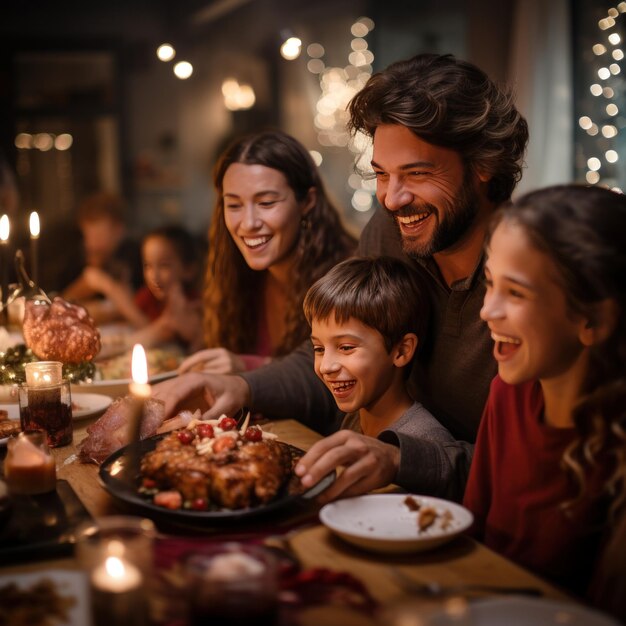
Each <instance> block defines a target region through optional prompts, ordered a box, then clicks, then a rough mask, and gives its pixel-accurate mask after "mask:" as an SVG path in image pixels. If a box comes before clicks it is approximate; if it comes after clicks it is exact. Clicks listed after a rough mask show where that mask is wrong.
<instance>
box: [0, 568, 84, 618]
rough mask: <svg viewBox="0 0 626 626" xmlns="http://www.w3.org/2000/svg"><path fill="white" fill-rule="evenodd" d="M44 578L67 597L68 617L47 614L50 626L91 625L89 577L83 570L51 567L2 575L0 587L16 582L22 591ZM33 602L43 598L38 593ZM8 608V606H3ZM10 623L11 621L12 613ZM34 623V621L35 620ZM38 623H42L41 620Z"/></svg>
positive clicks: (62, 596) (35, 602)
mask: <svg viewBox="0 0 626 626" xmlns="http://www.w3.org/2000/svg"><path fill="white" fill-rule="evenodd" d="M42 580H49V581H51V582H52V583H53V585H54V590H55V592H56V593H57V594H58V595H59V596H60V597H61V598H64V599H65V598H66V599H67V603H68V607H67V619H66V620H63V619H59V618H56V617H53V616H52V615H47V616H46V624H47V625H48V626H91V624H92V621H91V611H90V607H89V589H88V586H87V578H86V576H85V574H84V573H83V572H73V571H70V570H60V569H50V570H44V571H41V572H31V573H28V574H9V575H7V576H0V589H2V588H3V587H5V586H7V585H9V584H11V583H15V584H16V585H17V586H18V587H19V588H20V589H21V590H22V591H26V590H28V589H32V588H33V586H34V585H35V584H37V583H38V582H40V581H42ZM32 602H33V604H35V605H36V604H37V603H41V598H39V597H37V596H36V595H35V596H34V597H33V599H32ZM3 608H4V609H7V608H8V607H3ZM7 623H8V624H11V623H13V622H12V621H11V617H10V613H9V617H8V622H7ZM33 623H34V622H33ZM37 623H40V622H39V621H38V622H37Z"/></svg>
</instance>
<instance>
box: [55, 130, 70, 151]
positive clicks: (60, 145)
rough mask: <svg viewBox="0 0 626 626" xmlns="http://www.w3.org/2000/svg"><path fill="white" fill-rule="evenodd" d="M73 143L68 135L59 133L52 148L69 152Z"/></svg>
mask: <svg viewBox="0 0 626 626" xmlns="http://www.w3.org/2000/svg"><path fill="white" fill-rule="evenodd" d="M73 143H74V138H73V137H72V135H70V134H69V133H61V134H60V135H57V136H56V137H55V139H54V147H55V148H56V149H57V150H61V151H63V150H69V149H70V148H71V147H72V144H73Z"/></svg>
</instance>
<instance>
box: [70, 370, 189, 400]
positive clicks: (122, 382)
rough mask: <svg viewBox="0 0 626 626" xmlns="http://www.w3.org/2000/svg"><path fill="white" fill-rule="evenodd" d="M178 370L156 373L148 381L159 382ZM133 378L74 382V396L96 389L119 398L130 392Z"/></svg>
mask: <svg viewBox="0 0 626 626" xmlns="http://www.w3.org/2000/svg"><path fill="white" fill-rule="evenodd" d="M177 374H178V372H176V371H175V370H174V371H172V372H162V373H161V374H155V375H154V376H150V378H149V379H148V382H149V383H150V384H153V383H158V382H160V381H162V380H167V379H168V378H173V377H174V376H176V375H177ZM132 382H133V380H132V378H118V379H115V380H94V381H93V382H91V383H82V382H81V383H76V384H72V398H73V397H74V395H75V394H80V393H83V392H85V391H92V390H93V391H94V393H99V394H104V395H107V396H109V397H110V398H118V397H120V396H125V395H127V394H128V385H129V384H130V383H132Z"/></svg>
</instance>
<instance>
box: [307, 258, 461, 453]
mask: <svg viewBox="0 0 626 626" xmlns="http://www.w3.org/2000/svg"><path fill="white" fill-rule="evenodd" d="M419 278H420V277H419V276H418V275H417V274H416V273H415V272H414V271H413V270H412V269H410V268H409V267H408V266H407V265H406V264H404V263H403V262H402V261H399V260H397V259H393V258H391V257H379V258H353V259H348V260H347V261H343V262H342V263H339V264H338V265H336V266H335V267H334V268H333V269H332V270H330V272H328V273H327V274H326V275H325V276H323V277H322V278H320V279H319V280H318V281H317V282H316V283H315V284H314V285H313V286H312V287H311V288H310V289H309V291H308V293H307V295H306V297H305V299H304V314H305V316H306V318H307V321H308V322H309V324H310V325H311V341H312V343H313V350H314V352H315V373H316V374H317V375H318V376H319V377H320V378H321V380H322V381H323V382H324V383H325V385H326V386H327V387H328V389H329V390H330V391H331V393H332V394H333V396H334V398H335V401H336V402H337V406H338V407H339V409H340V410H341V411H343V412H344V413H346V416H345V418H344V420H343V423H342V424H341V428H342V429H350V430H354V431H357V432H360V433H363V434H364V435H368V436H371V437H378V436H379V435H380V434H381V433H382V432H383V431H384V430H385V429H388V428H389V427H390V426H392V425H393V430H394V431H400V432H404V433H407V434H409V433H410V434H411V435H414V436H419V437H422V438H424V439H431V438H434V439H437V440H438V441H447V440H449V441H451V442H452V441H454V438H453V437H452V435H450V433H449V432H448V431H447V430H446V429H445V428H444V427H443V426H442V425H441V424H440V423H439V422H438V421H437V420H436V419H435V418H434V417H433V416H432V415H431V414H430V413H429V412H428V411H427V410H426V409H425V408H424V407H423V406H422V405H421V404H419V403H418V402H414V401H413V399H412V398H411V396H410V395H409V392H408V390H407V387H406V381H407V378H408V374H409V371H410V366H411V364H412V362H413V359H414V356H415V354H416V351H417V348H418V343H419V341H421V340H422V338H423V337H424V336H425V331H426V326H427V322H428V315H429V306H428V299H427V295H426V294H425V293H424V290H423V288H422V287H421V281H420V279H419ZM416 312H419V314H416Z"/></svg>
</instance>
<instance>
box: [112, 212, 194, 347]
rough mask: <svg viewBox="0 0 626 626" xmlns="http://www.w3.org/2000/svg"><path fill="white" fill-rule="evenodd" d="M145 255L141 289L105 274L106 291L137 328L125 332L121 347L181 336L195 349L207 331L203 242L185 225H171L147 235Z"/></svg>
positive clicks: (180, 340)
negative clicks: (200, 282)
mask: <svg viewBox="0 0 626 626" xmlns="http://www.w3.org/2000/svg"><path fill="white" fill-rule="evenodd" d="M141 256H142V261H143V275H144V281H145V284H144V285H142V287H140V289H139V291H137V293H136V294H133V293H131V292H130V291H129V290H128V289H127V288H126V287H125V286H124V285H122V284H120V283H118V282H117V281H115V280H113V279H111V278H110V277H109V276H108V275H106V274H104V273H103V275H102V276H101V277H100V287H101V289H102V293H103V294H104V295H105V296H106V297H107V299H108V300H109V301H111V302H112V303H113V304H114V306H115V308H116V309H117V310H118V311H119V312H120V314H121V315H122V316H123V317H124V319H126V321H128V322H129V323H131V324H132V325H133V326H134V327H135V328H136V329H137V330H136V332H134V333H130V334H129V335H122V336H121V339H122V340H123V344H122V345H121V346H118V347H120V348H123V349H127V348H130V347H131V346H132V345H133V344H135V343H141V344H143V346H144V347H146V348H150V347H154V346H158V345H162V344H167V343H174V342H177V343H180V344H182V346H183V347H184V348H185V349H186V350H189V349H194V348H195V347H197V346H198V342H199V340H201V336H202V303H201V300H200V297H199V291H198V275H199V269H200V267H201V266H202V259H201V252H200V247H199V244H198V242H197V241H196V239H195V238H194V236H193V235H192V234H191V233H189V232H188V231H187V230H186V229H184V228H183V227H181V226H178V225H175V224H170V225H165V226H161V227H160V228H156V229H154V230H152V231H151V232H149V233H148V234H147V235H146V236H145V237H144V238H143V241H142V244H141ZM118 339H119V338H118ZM105 340H106V338H105Z"/></svg>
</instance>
